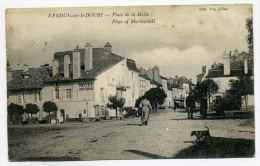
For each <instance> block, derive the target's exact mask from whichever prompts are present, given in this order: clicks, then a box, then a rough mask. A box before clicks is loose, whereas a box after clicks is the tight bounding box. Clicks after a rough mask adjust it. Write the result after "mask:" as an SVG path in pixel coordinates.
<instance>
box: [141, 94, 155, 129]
mask: <svg viewBox="0 0 260 166" xmlns="http://www.w3.org/2000/svg"><path fill="white" fill-rule="evenodd" d="M139 107H140V109H141V110H142V115H141V123H142V125H148V120H149V114H150V111H151V110H152V106H151V104H150V102H149V100H147V99H146V98H143V99H142V100H141V102H140V106H139Z"/></svg>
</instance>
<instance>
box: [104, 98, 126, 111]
mask: <svg viewBox="0 0 260 166" xmlns="http://www.w3.org/2000/svg"><path fill="white" fill-rule="evenodd" d="M108 100H109V102H110V103H111V104H108V106H109V107H111V108H114V109H116V108H123V106H124V104H125V98H123V97H118V96H109V98H108Z"/></svg>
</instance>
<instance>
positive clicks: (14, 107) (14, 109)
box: [7, 103, 24, 114]
mask: <svg viewBox="0 0 260 166" xmlns="http://www.w3.org/2000/svg"><path fill="white" fill-rule="evenodd" d="M7 110H8V113H11V114H12V113H17V114H23V112H24V109H23V106H21V105H18V104H14V103H10V104H9V105H8V108H7Z"/></svg>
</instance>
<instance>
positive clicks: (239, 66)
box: [197, 50, 254, 105]
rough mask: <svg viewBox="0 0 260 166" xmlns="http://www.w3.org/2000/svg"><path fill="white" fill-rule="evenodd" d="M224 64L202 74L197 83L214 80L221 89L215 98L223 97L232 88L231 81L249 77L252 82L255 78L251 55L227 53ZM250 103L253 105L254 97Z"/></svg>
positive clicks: (235, 52) (225, 53)
mask: <svg viewBox="0 0 260 166" xmlns="http://www.w3.org/2000/svg"><path fill="white" fill-rule="evenodd" d="M223 60H224V62H223V63H214V64H212V65H211V66H209V67H208V69H206V72H205V67H204V68H203V69H204V70H202V73H200V74H199V75H197V82H200V81H203V80H205V79H212V80H213V81H215V82H216V83H217V85H218V87H219V90H218V92H217V93H216V94H215V95H214V96H215V97H217V96H219V97H222V96H223V95H225V93H226V92H227V91H228V90H229V89H230V88H231V81H232V80H237V79H238V78H239V77H240V76H249V77H250V78H251V79H252V81H253V80H254V76H253V62H251V60H252V59H251V58H250V55H249V54H248V53H246V52H241V53H239V52H238V50H234V51H229V52H227V51H225V52H224V55H223ZM249 98H250V99H249V103H250V105H253V100H254V99H253V95H251V96H249Z"/></svg>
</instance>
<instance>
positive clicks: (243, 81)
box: [230, 75, 254, 109]
mask: <svg viewBox="0 0 260 166" xmlns="http://www.w3.org/2000/svg"><path fill="white" fill-rule="evenodd" d="M230 83H231V88H230V94H231V95H233V96H237V97H238V98H239V99H240V100H241V97H242V96H245V98H244V99H245V104H246V109H247V104H248V103H247V102H248V101H247V96H248V95H249V94H254V80H252V79H251V78H250V76H247V75H243V76H240V77H238V80H231V81H230ZM240 103H241V102H240Z"/></svg>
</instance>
